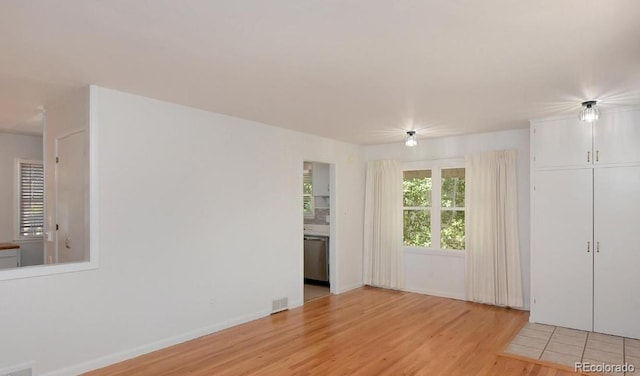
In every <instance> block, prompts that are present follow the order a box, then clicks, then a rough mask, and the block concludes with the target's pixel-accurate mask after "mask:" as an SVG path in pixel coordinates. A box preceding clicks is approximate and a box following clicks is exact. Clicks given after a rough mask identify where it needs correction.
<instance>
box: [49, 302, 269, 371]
mask: <svg viewBox="0 0 640 376" xmlns="http://www.w3.org/2000/svg"><path fill="white" fill-rule="evenodd" d="M270 314H271V311H268V310H262V311H259V312H255V313H252V314H249V315H244V316H241V317H238V318H236V319H232V320H228V321H224V322H222V323H220V324H216V325H211V326H206V327H203V328H200V329H195V330H192V331H189V332H187V333H184V334H179V335H176V336H172V337H168V338H164V339H161V340H158V341H155V342H151V343H148V344H145V345H141V346H137V347H133V348H130V349H127V350H123V351H120V352H116V353H113V354H109V355H105V356H101V357H99V358H95V359H92V360H89V361H87V362H83V363H79V364H74V365H71V366H68V367H65V368H61V369H58V370H54V371H51V372H47V373H44V374H43V375H44V376H67V375H69V376H74V375H79V374H81V373H84V372H88V371H91V370H95V369H98V368H102V367H105V366H108V365H111V364H114V363H119V362H122V361H125V360H128V359H131V358H135V357H137V356H140V355H144V354H148V353H150V352H153V351H157V350H160V349H164V348H166V347H169V346H173V345H177V344H179V343H183V342H186V341H190V340H192V339H195V338H199V337H202V336H206V335H209V334H212V333H216V332H219V331H221V330H224V329H227V328H231V327H233V326H236V325H240V324H244V323H247V322H249V321H253V320H257V319H260V318H263V317H267V316H269V315H270Z"/></svg>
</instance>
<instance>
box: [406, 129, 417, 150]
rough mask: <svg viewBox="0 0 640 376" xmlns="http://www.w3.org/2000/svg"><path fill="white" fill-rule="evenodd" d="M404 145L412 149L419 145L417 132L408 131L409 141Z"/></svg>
mask: <svg viewBox="0 0 640 376" xmlns="http://www.w3.org/2000/svg"><path fill="white" fill-rule="evenodd" d="M404 144H405V145H407V146H408V147H410V148H411V147H414V146H416V145H418V140H417V139H416V131H407V139H406V140H405V141H404Z"/></svg>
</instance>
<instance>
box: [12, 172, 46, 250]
mask: <svg viewBox="0 0 640 376" xmlns="http://www.w3.org/2000/svg"><path fill="white" fill-rule="evenodd" d="M19 164H20V166H19V169H20V170H19V171H20V176H19V181H18V183H19V197H18V201H19V202H18V205H19V209H20V216H19V218H18V227H19V228H18V231H19V236H20V237H21V238H31V237H40V236H42V235H43V232H44V169H43V166H42V163H41V162H26V161H20V162H19Z"/></svg>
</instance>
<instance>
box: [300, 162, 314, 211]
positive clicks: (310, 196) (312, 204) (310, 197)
mask: <svg viewBox="0 0 640 376" xmlns="http://www.w3.org/2000/svg"><path fill="white" fill-rule="evenodd" d="M304 180H305V174H303V175H302V184H303V186H302V212H303V213H304V218H307V219H312V218H315V217H316V203H315V201H316V199H315V197H314V196H313V171H311V174H309V180H311V193H304ZM305 197H309V202H310V203H311V211H310V212H306V211H304V199H305Z"/></svg>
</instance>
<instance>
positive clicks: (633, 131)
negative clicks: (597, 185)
mask: <svg viewBox="0 0 640 376" xmlns="http://www.w3.org/2000/svg"><path fill="white" fill-rule="evenodd" d="M593 132H594V139H593V144H594V148H593V149H594V153H595V155H596V158H597V159H598V160H597V161H596V162H595V163H596V164H613V163H638V162H640V147H639V146H638V145H640V110H631V111H623V112H610V113H602V114H601V115H600V120H598V121H597V122H596V123H595V125H594V126H593Z"/></svg>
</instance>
